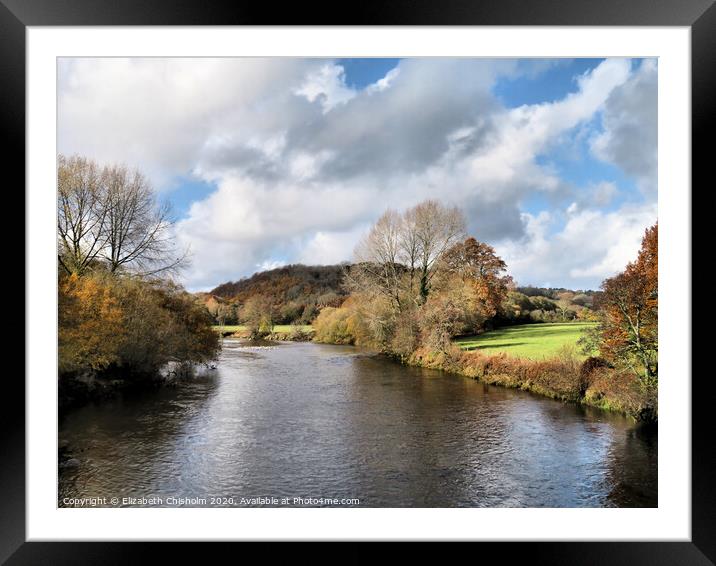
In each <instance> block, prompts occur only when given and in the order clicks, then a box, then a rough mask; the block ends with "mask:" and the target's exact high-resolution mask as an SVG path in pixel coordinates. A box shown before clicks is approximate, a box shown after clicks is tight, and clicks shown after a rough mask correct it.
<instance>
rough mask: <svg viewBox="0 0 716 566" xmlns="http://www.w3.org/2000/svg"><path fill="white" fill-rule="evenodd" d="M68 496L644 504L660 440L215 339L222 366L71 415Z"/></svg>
mask: <svg viewBox="0 0 716 566" xmlns="http://www.w3.org/2000/svg"><path fill="white" fill-rule="evenodd" d="M60 437H61V438H63V439H66V440H67V441H68V442H69V444H70V449H71V450H72V451H73V454H75V455H76V457H77V458H78V459H79V460H80V463H81V465H80V467H79V468H77V469H75V470H62V471H61V474H60V485H59V496H60V505H62V500H63V499H64V498H65V497H108V498H110V497H120V498H121V497H124V496H134V497H141V496H144V497H150V496H159V497H165V498H166V497H169V496H175V497H233V498H234V499H235V503H234V504H238V503H236V501H237V500H239V499H240V498H242V497H245V498H251V497H272V496H273V497H278V498H280V497H295V496H299V497H316V498H318V497H324V498H325V497H331V498H359V499H360V501H361V505H364V506H372V507H401V506H410V507H458V506H466V507H477V506H487V507H494V506H513V507H539V506H550V507H583V506H655V505H656V501H657V499H656V478H657V473H656V465H657V434H656V430H655V429H645V428H643V427H638V426H635V425H633V424H632V423H630V422H629V421H627V420H626V419H623V418H621V417H618V416H614V415H608V414H605V413H603V412H601V411H596V410H589V409H585V408H581V407H577V406H573V405H565V404H562V403H560V402H556V401H552V400H549V399H545V398H541V397H538V396H534V395H531V394H529V393H525V392H521V391H513V390H508V389H504V388H498V387H490V386H487V385H485V384H482V383H479V382H476V381H472V380H469V379H464V378H460V377H455V376H450V375H446V374H442V373H440V372H433V371H429V370H421V369H418V368H406V367H403V366H400V365H398V364H396V363H394V362H391V361H388V360H385V359H383V358H381V357H377V356H372V355H366V354H365V353H362V352H360V351H358V350H356V349H353V348H349V347H337V346H321V345H316V344H291V343H289V344H277V345H270V344H253V345H250V347H246V346H245V345H242V344H240V343H238V342H234V341H230V340H227V341H226V342H225V347H224V351H223V353H222V358H221V362H220V364H219V370H218V371H216V372H210V373H209V374H207V375H204V376H202V377H199V378H197V379H196V380H195V381H194V382H192V383H191V384H190V385H187V386H183V387H180V388H177V389H175V390H161V391H157V392H154V393H152V394H150V395H144V396H142V397H128V398H124V399H121V400H117V401H115V402H113V403H108V404H104V405H100V406H90V407H85V408H83V409H80V410H78V411H76V412H74V413H71V414H69V415H68V416H67V417H66V418H65V419H64V421H63V422H62V423H61V424H60Z"/></svg>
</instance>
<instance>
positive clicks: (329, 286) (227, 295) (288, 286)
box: [198, 264, 598, 327]
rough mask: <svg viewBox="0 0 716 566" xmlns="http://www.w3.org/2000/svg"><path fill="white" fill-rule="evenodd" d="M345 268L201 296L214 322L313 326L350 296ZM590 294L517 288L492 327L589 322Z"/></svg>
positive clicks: (267, 276) (291, 274)
mask: <svg viewBox="0 0 716 566" xmlns="http://www.w3.org/2000/svg"><path fill="white" fill-rule="evenodd" d="M349 269H350V265H349V264H339V265H320V266H307V265H302V264H292V265H286V266H283V267H279V268H277V269H271V270H268V271H262V272H259V273H255V274H253V275H252V276H251V277H244V278H242V279H239V280H238V281H230V282H227V283H222V284H221V285H218V286H217V287H215V288H214V289H212V290H211V291H210V292H208V293H199V294H198V295H199V297H200V298H201V299H202V300H203V302H204V304H205V305H206V307H207V309H208V310H209V312H210V313H211V315H212V316H213V317H214V321H215V322H216V323H217V324H227V325H233V324H244V323H250V319H251V318H252V316H253V315H254V313H255V312H256V310H257V303H259V302H260V303H262V304H263V305H264V310H266V311H267V312H266V313H265V318H270V319H271V323H272V324H311V323H312V322H313V321H314V320H315V319H316V317H317V316H318V314H319V313H320V312H321V309H323V308H324V307H338V306H340V305H341V304H342V303H343V301H344V300H345V299H346V298H347V297H348V291H347V289H346V286H345V274H346V273H347V271H348V270H349ZM597 294H598V292H596V291H591V290H570V289H565V288H563V287H534V286H531V285H528V286H525V287H519V286H518V287H515V288H514V289H513V290H511V291H509V292H508V294H507V297H506V299H505V300H504V301H503V303H502V304H501V308H500V309H499V310H498V313H497V315H496V316H495V317H494V319H492V320H491V321H490V326H494V327H497V326H508V325H512V324H524V323H528V322H565V321H570V320H592V319H593V314H592V312H591V309H592V307H593V303H594V298H595V296H596V295H597Z"/></svg>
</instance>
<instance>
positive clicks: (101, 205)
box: [57, 155, 108, 274]
mask: <svg viewBox="0 0 716 566" xmlns="http://www.w3.org/2000/svg"><path fill="white" fill-rule="evenodd" d="M103 188H104V182H103V172H102V171H101V170H100V168H99V167H98V166H97V164H96V163H94V162H92V161H89V160H87V159H85V158H84V157H78V156H73V157H69V158H66V157H65V156H63V155H60V156H59V158H58V165H57V208H58V215H57V235H58V240H59V241H58V248H59V249H58V260H59V263H60V265H61V266H62V268H64V269H65V270H66V271H67V272H68V273H77V274H82V273H84V272H85V271H86V270H87V269H89V268H90V266H91V265H92V263H93V262H95V261H96V260H97V258H98V257H99V255H100V254H101V253H102V250H103V249H104V246H105V244H106V241H107V235H106V231H105V222H106V219H107V208H108V206H107V200H106V192H105V191H104V190H103Z"/></svg>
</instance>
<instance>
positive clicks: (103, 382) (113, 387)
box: [57, 363, 214, 415]
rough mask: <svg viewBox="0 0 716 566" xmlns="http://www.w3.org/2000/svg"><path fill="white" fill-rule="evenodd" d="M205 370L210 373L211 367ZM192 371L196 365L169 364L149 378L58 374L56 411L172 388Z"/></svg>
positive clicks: (208, 366)
mask: <svg viewBox="0 0 716 566" xmlns="http://www.w3.org/2000/svg"><path fill="white" fill-rule="evenodd" d="M205 367H207V368H209V369H210V368H213V367H214V366H213V365H207V366H205ZM196 371H197V366H196V365H187V364H177V363H170V364H167V365H166V367H164V368H163V369H162V370H160V371H158V372H156V373H153V374H149V375H136V374H122V373H121V372H119V371H116V370H115V371H114V372H98V371H89V370H88V371H84V372H75V373H65V374H61V375H60V376H59V378H58V380H57V401H58V411H59V414H60V415H62V414H64V413H65V412H67V411H68V410H70V409H75V408H78V407H81V406H83V405H86V404H88V403H100V402H104V401H108V400H110V399H114V398H116V397H117V396H118V395H121V394H122V393H124V392H129V391H141V390H147V389H148V390H152V389H157V388H160V387H175V386H176V385H177V384H178V383H179V382H180V381H182V380H185V379H188V378H190V377H193V376H194V375H195V373H196Z"/></svg>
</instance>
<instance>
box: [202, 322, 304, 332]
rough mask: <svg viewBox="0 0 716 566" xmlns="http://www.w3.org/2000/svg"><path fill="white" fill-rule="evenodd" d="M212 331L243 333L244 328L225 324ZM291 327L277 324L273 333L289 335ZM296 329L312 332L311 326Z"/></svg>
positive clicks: (302, 325) (301, 325)
mask: <svg viewBox="0 0 716 566" xmlns="http://www.w3.org/2000/svg"><path fill="white" fill-rule="evenodd" d="M212 328H213V329H214V330H216V331H217V332H243V331H244V330H246V327H245V326H243V325H236V324H233V325H231V324H227V325H225V326H212ZM293 328H294V327H293V325H291V324H277V325H276V326H274V327H273V331H274V332H276V333H289V332H291V331H292V330H293ZM298 328H300V329H301V330H303V332H307V333H308V332H313V326H311V325H310V324H299V325H298Z"/></svg>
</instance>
